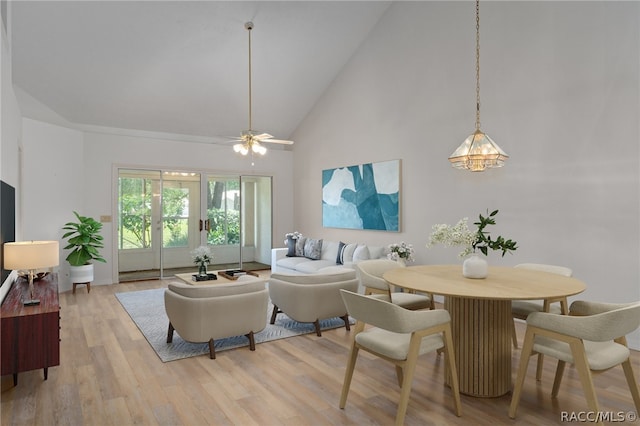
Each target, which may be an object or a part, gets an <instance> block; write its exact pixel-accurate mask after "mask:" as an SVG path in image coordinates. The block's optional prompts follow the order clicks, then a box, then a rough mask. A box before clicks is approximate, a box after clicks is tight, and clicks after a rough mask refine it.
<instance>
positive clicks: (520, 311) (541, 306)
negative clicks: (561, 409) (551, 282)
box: [511, 263, 573, 381]
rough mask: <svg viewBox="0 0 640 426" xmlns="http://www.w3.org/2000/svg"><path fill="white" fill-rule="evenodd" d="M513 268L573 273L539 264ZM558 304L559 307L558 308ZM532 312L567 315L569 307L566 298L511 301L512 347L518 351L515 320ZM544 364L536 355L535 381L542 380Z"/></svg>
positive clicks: (523, 264) (560, 267) (521, 265)
mask: <svg viewBox="0 0 640 426" xmlns="http://www.w3.org/2000/svg"><path fill="white" fill-rule="evenodd" d="M514 268H522V269H531V270H534V271H543V272H550V273H552V274H558V275H563V276H565V277H570V276H572V275H573V271H572V270H571V269H570V268H567V267H565V266H556V265H545V264H541V263H520V264H518V265H516V266H514ZM557 303H559V304H560V305H559V306H558V304H557ZM532 312H551V313H553V314H562V315H567V314H568V313H569V305H568V303H567V298H566V297H558V298H550V299H544V300H543V301H541V302H539V301H535V300H513V301H512V302H511V317H512V326H511V336H512V340H513V347H514V348H515V349H518V335H517V333H516V321H515V320H516V318H517V319H521V320H525V321H526V319H527V317H528V316H529V314H530V313H532ZM543 364H544V356H543V355H542V354H539V355H538V363H537V366H536V380H538V381H540V380H541V379H542V366H543Z"/></svg>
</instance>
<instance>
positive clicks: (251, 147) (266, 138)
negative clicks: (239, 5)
mask: <svg viewBox="0 0 640 426" xmlns="http://www.w3.org/2000/svg"><path fill="white" fill-rule="evenodd" d="M244 27H245V28H246V29H247V31H248V33H249V129H248V130H243V131H242V132H241V133H240V137H239V138H234V140H235V141H237V142H238V143H236V144H235V145H233V150H234V151H235V152H237V153H239V154H242V155H247V154H249V153H251V155H253V154H259V155H264V154H265V153H266V152H267V148H266V147H265V146H264V145H262V144H263V143H278V144H283V145H292V144H293V141H288V140H283V139H274V138H273V136H271V135H270V134H269V133H261V132H259V131H257V130H254V129H253V128H252V126H251V119H252V115H251V30H252V29H253V22H247V23H245V24H244Z"/></svg>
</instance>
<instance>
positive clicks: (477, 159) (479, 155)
mask: <svg viewBox="0 0 640 426" xmlns="http://www.w3.org/2000/svg"><path fill="white" fill-rule="evenodd" d="M507 158H509V156H508V155H507V154H506V153H505V152H504V151H503V150H502V149H500V147H499V146H498V145H497V144H496V143H495V142H494V141H493V140H491V138H490V137H489V136H487V135H486V134H484V133H482V132H481V131H480V130H476V131H475V132H474V133H473V134H472V135H471V136H469V137H468V138H467V139H465V141H464V142H462V145H460V146H459V147H458V149H456V150H455V151H454V152H453V154H451V156H450V157H449V161H450V162H451V165H452V166H453V167H455V168H456V169H467V170H471V171H472V172H481V171H483V170H485V169H490V168H494V167H502V166H504V161H505V160H506V159H507Z"/></svg>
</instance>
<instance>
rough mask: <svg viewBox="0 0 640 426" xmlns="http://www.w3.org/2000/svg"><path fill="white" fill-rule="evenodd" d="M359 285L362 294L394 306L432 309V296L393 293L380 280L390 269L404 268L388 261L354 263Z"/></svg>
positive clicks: (374, 260)
mask: <svg viewBox="0 0 640 426" xmlns="http://www.w3.org/2000/svg"><path fill="white" fill-rule="evenodd" d="M356 268H357V269H358V276H359V278H360V285H361V286H362V287H363V288H364V294H366V295H373V296H374V297H376V298H379V299H382V300H386V301H387V302H391V303H393V304H394V305H398V306H401V307H403V308H406V309H410V310H419V309H434V308H435V304H434V301H433V297H432V295H425V294H416V293H408V292H394V291H392V289H391V287H390V286H389V283H388V282H387V281H385V279H384V278H382V274H384V273H385V272H387V271H390V270H391V269H395V268H404V265H402V264H400V263H398V262H394V261H393V260H389V259H371V260H363V261H360V262H358V263H356Z"/></svg>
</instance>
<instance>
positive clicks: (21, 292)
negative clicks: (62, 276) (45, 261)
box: [0, 273, 60, 385]
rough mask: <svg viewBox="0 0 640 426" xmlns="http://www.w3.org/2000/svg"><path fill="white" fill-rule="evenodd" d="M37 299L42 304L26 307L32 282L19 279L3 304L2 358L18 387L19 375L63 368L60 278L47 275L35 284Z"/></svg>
mask: <svg viewBox="0 0 640 426" xmlns="http://www.w3.org/2000/svg"><path fill="white" fill-rule="evenodd" d="M33 285H34V298H35V299H40V304H39V305H34V306H24V305H23V303H22V302H23V299H29V283H28V281H27V280H26V279H24V278H19V279H18V280H17V281H16V282H14V283H13V287H12V288H11V290H9V293H8V294H7V297H6V298H5V300H4V302H2V309H1V310H2V314H1V317H0V323H1V328H2V336H1V337H0V339H1V341H0V343H1V345H2V346H0V351H1V353H0V358H1V370H2V375H3V376H4V375H7V374H13V384H14V385H17V384H18V373H21V372H23V371H29V370H36V369H38V368H43V369H44V379H45V380H47V373H48V368H49V367H53V366H56V365H60V303H59V301H58V275H57V274H55V273H51V274H47V276H45V277H44V278H41V279H40V280H38V281H35V282H34V283H33Z"/></svg>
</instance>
